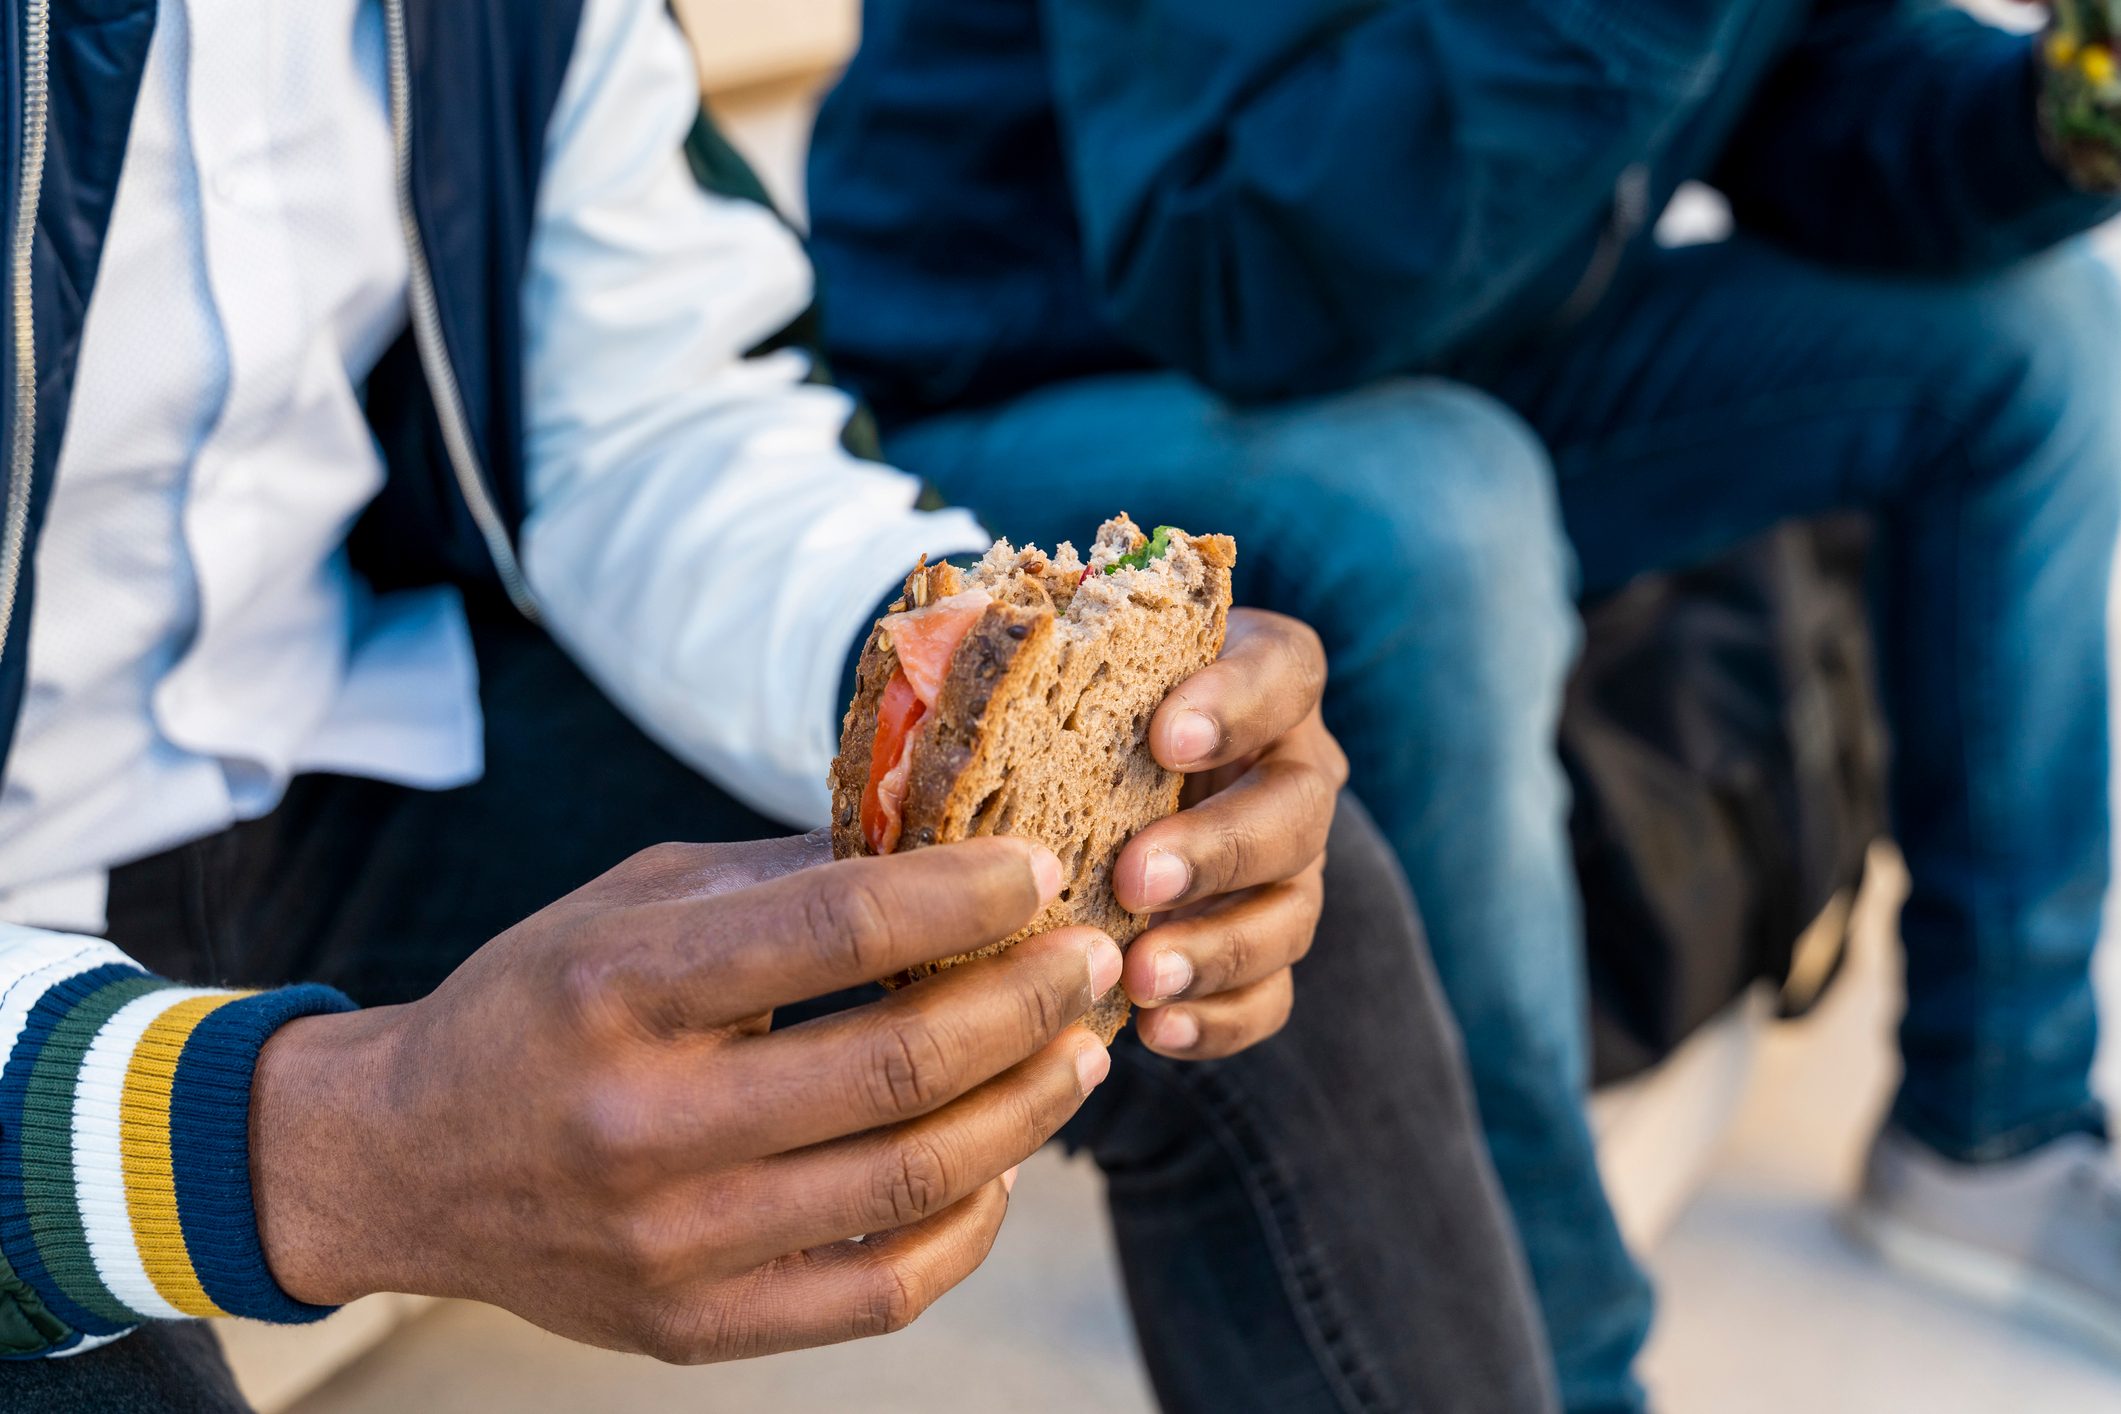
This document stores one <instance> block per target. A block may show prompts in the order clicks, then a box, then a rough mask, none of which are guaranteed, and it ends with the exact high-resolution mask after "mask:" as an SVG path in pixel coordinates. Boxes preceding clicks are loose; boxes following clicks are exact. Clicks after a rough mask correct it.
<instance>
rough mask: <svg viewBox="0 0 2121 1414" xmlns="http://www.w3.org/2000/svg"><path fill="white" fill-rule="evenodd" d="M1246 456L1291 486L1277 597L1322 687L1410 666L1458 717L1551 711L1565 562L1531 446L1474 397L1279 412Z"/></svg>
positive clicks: (1372, 394)
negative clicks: (1317, 661) (1307, 632)
mask: <svg viewBox="0 0 2121 1414" xmlns="http://www.w3.org/2000/svg"><path fill="white" fill-rule="evenodd" d="M1266 442H1267V445H1266V446H1265V447H1263V448H1262V449H1261V450H1262V454H1263V455H1266V456H1269V457H1271V458H1272V459H1273V461H1274V463H1275V466H1276V469H1277V475H1278V476H1280V477H1282V478H1285V479H1286V480H1288V481H1289V482H1292V483H1295V484H1299V485H1301V486H1302V487H1303V488H1304V502H1303V505H1302V512H1301V513H1302V515H1303V516H1304V517H1305V518H1306V519H1307V520H1308V521H1309V523H1310V526H1311V532H1310V534H1309V536H1307V537H1306V539H1307V540H1308V541H1309V543H1310V544H1311V545H1312V547H1313V549H1312V553H1311V554H1310V555H1309V557H1308V559H1307V561H1306V563H1304V564H1303V565H1302V566H1301V567H1300V570H1301V575H1302V579H1303V583H1302V584H1301V585H1300V586H1292V589H1293V590H1294V597H1296V598H1297V599H1298V600H1299V601H1300V602H1302V603H1303V605H1304V606H1305V609H1306V613H1307V616H1308V617H1310V619H1311V621H1312V622H1313V624H1314V625H1315V626H1316V627H1318V628H1319V631H1320V632H1321V634H1323V635H1324V636H1325V637H1326V640H1327V646H1328V650H1329V652H1330V653H1331V654H1332V657H1333V660H1334V663H1333V666H1334V671H1335V674H1336V678H1339V679H1345V678H1347V677H1350V676H1354V675H1359V674H1362V673H1364V672H1366V671H1369V670H1373V669H1377V668H1381V667H1386V666H1388V665H1391V664H1395V663H1396V664H1398V665H1400V666H1402V667H1405V666H1410V665H1412V664H1414V663H1417V662H1418V663H1421V664H1423V665H1425V666H1430V667H1434V668H1436V669H1439V670H1441V671H1442V672H1444V673H1446V674H1448V676H1449V679H1450V690H1451V692H1452V693H1453V695H1454V696H1456V697H1457V698H1459V699H1460V700H1462V701H1464V702H1465V703H1466V704H1467V705H1468V706H1473V705H1475V704H1476V703H1486V704H1487V705H1489V706H1491V707H1495V708H1499V709H1508V708H1512V707H1521V706H1524V705H1528V704H1533V703H1540V702H1552V701H1556V700H1558V695H1559V691H1560V687H1561V684H1562V681H1563V679H1564V678H1565V677H1566V675H1567V672H1568V668H1569V665H1570V664H1571V663H1572V661H1573V659H1574V656H1575V651H1576V647H1577V644H1578V640H1579V637H1580V628H1579V622H1578V616H1577V614H1576V610H1575V605H1574V583H1575V560H1574V555H1573V552H1572V551H1571V549H1570V547H1569V543H1568V539H1567V537H1566V535H1565V534H1564V532H1563V530H1562V526H1561V517H1560V512H1559V508H1558V504H1557V499H1556V494H1555V485H1554V472H1553V466H1552V463H1551V462H1550V461H1549V459H1548V457H1547V453H1546V449H1545V448H1544V446H1542V444H1541V443H1540V441H1539V438H1538V436H1537V435H1536V434H1535V433H1534V432H1533V431H1532V430H1531V428H1529V427H1528V426H1526V425H1525V424H1524V422H1523V421H1522V420H1521V419H1519V418H1518V417H1517V416H1516V414H1514V413H1513V412H1511V411H1510V410H1509V409H1508V408H1505V407H1504V406H1503V405H1502V404H1500V403H1498V402H1496V401H1495V400H1493V399H1492V398H1489V397H1488V396H1487V395H1485V394H1483V393H1480V392H1477V391H1474V390H1472V389H1469V388H1465V387H1462V386H1460V385H1457V384H1452V383H1445V382H1441V381H1437V380H1424V379H1404V380H1393V381H1389V382H1385V383H1380V384H1376V385H1373V386H1371V387H1369V388H1366V389H1363V390H1361V391H1359V392H1356V393H1351V394H1348V395H1345V396H1342V397H1337V398H1331V399H1325V400H1321V401H1319V402H1317V403H1313V404H1307V405H1304V406H1303V408H1302V409H1301V410H1300V411H1288V410H1285V411H1284V412H1283V413H1282V414H1281V415H1280V416H1279V417H1278V418H1277V419H1276V425H1275V427H1274V430H1273V433H1272V435H1271V436H1270V437H1269V438H1267V439H1266Z"/></svg>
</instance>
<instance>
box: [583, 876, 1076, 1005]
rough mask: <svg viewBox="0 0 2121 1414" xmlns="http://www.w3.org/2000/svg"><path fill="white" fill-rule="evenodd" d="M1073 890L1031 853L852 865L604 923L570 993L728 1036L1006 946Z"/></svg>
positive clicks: (663, 904)
mask: <svg viewBox="0 0 2121 1414" xmlns="http://www.w3.org/2000/svg"><path fill="white" fill-rule="evenodd" d="M1060 888H1061V867H1060V861H1059V860H1058V859H1056V858H1055V857H1054V856H1053V853H1052V851H1050V850H1047V849H1045V848H1043V847H1042V846H1039V845H1034V844H1031V843H1030V842H1028V841H1025V840H1017V839H1006V838H990V839H978V840H968V841H966V842H964V843H963V844H949V845H935V846H931V847H929V848H927V849H916V850H912V851H909V852H907V853H905V854H894V855H888V856H885V857H883V858H877V859H850V860H845V861H842V862H841V863H838V864H828V865H824V866H822V867H820V868H815V869H806V870H803V871H802V872H800V873H795V874H790V875H787V876H785V877H782V878H778V879H774V880H771V881H770V882H767V883H763V884H760V885H758V886H756V887H754V888H748V889H742V890H739V891H738V892H735V893H731V894H725V895H722V896H720V897H718V898H712V899H696V898H674V899H666V900H662V901H659V902H656V903H651V904H645V905H641V906H638V907H633V908H627V909H620V910H614V911H612V912H610V913H608V914H605V915H602V916H601V917H599V918H598V919H597V921H596V927H597V934H596V935H595V936H596V937H597V940H598V942H599V943H602V944H603V945H601V946H592V947H589V948H585V949H582V950H581V951H580V953H579V955H578V957H577V959H576V961H575V963H574V967H573V974H572V976H571V977H570V983H571V985H573V986H574V987H576V989H577V990H578V992H579V993H580V997H579V1000H580V1001H581V1002H582V1003H583V1005H584V1007H585V1009H587V1010H589V1011H592V1012H594V1011H598V1010H603V1011H606V1012H616V1013H617V1014H618V1015H620V1016H621V1017H622V1018H623V1019H625V1020H627V1021H629V1022H631V1023H633V1024H635V1025H638V1026H641V1027H644V1028H647V1029H650V1030H652V1031H655V1032H666V1033H667V1032H674V1031H681V1030H687V1029H705V1028H709V1027H717V1026H726V1025H729V1024H730V1023H732V1022H735V1021H738V1020H740V1019H742V1018H744V1017H749V1016H755V1015H757V1014H758V1013H760V1012H765V1011H771V1010H773V1009H774V1008H775V1007H778V1006H783V1005H786V1004H787V1003H789V1002H795V1001H802V1000H804V999H806V998H810V997H817V996H824V995H826V994H828V993H831V992H836V991H840V990H842V989H843V988H847V987H854V986H859V985H861V984H862V983H865V982H874V981H876V980H877V979H878V978H881V977H889V976H891V975H892V974H893V973H896V972H902V971H904V970H905V969H906V968H908V967H910V966H912V965H913V964H915V963H919V962H932V961H935V960H937V959H939V958H945V957H950V956H953V955H955V954H957V953H964V952H972V951H975V950H977V949H979V948H981V947H984V946H986V945H987V944H989V943H994V942H998V941H1000V940H1001V939H1003V938H1006V937H1008V936H1009V935H1010V934H1011V933H1014V932H1016V931H1017V930H1018V929H1019V928H1022V927H1023V926H1024V925H1025V924H1026V923H1028V922H1030V921H1031V917H1032V915H1033V914H1035V913H1037V912H1038V910H1039V909H1040V908H1042V907H1043V906H1044V905H1045V904H1046V903H1047V901H1049V900H1051V899H1052V898H1054V897H1055V896H1056V895H1058V894H1059V892H1060Z"/></svg>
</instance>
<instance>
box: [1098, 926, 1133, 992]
mask: <svg viewBox="0 0 2121 1414" xmlns="http://www.w3.org/2000/svg"><path fill="white" fill-rule="evenodd" d="M1125 967H1126V960H1125V959H1124V958H1122V957H1121V956H1120V953H1119V944H1117V943H1115V942H1113V941H1112V940H1111V939H1110V938H1099V939H1098V940H1097V946H1096V947H1093V948H1092V949H1090V995H1091V996H1093V997H1101V996H1103V995H1104V994H1105V993H1107V992H1109V991H1111V990H1112V989H1113V988H1114V987H1117V986H1118V985H1119V974H1120V972H1121V971H1122V970H1124V969H1125Z"/></svg>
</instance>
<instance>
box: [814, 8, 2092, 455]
mask: <svg viewBox="0 0 2121 1414" xmlns="http://www.w3.org/2000/svg"><path fill="white" fill-rule="evenodd" d="M865 24H866V38H865V42H864V46H863V50H862V53H861V55H860V57H859V58H858V59H857V60H856V61H855V63H854V65H853V67H852V68H851V69H850V71H849V72H848V74H847V76H846V78H845V80H844V82H843V83H842V84H841V85H840V87H839V89H838V91H837V92H836V93H835V94H834V95H833V96H832V98H831V100H830V101H829V102H828V104H827V105H826V108H825V111H824V115H823V118H822V121H821V123H820V126H819V129H818V135H817V142H816V146H815V148H814V149H813V157H812V167H811V188H812V195H811V201H812V211H813V222H814V250H815V254H816V257H817V260H818V263H819V267H820V271H821V274H822V277H823V292H824V300H825V307H826V312H827V334H828V337H829V339H830V341H831V348H832V351H833V355H834V358H835V362H836V365H837V367H838V368H839V370H840V372H841V373H842V374H843V375H844V376H846V377H848V378H850V379H851V380H852V381H854V382H855V383H856V384H857V385H858V386H859V387H860V388H861V390H862V391H863V392H865V393H866V394H867V395H868V397H869V399H870V400H871V402H872V403H873V404H874V405H875V406H876V407H877V409H878V411H879V412H880V413H881V414H882V415H883V416H884V418H885V419H886V421H887V422H890V421H903V420H905V419H908V418H913V417H918V416H920V415H923V414H925V413H929V412H933V411H936V410H939V409H942V408H944V407H947V406H950V405H953V404H961V403H967V402H970V403H979V402H987V401H993V400H998V399H1002V398H1007V397H1010V396H1012V395H1015V394H1017V393H1020V392H1022V391H1024V390H1026V389H1028V388H1031V387H1034V386H1037V385H1039V384H1042V383H1047V382H1051V381H1054V380H1057V379H1063V378H1069V377H1075V376H1080V375H1084V374H1092V373H1099V372H1107V371H1115V370H1122V369H1130V368H1139V367H1148V366H1169V367H1177V368H1180V369H1183V370H1186V371H1187V372H1189V373H1192V374H1193V375H1195V376H1196V377H1198V378H1200V379H1201V380H1203V381H1204V382H1206V383H1208V384H1209V385H1211V386H1213V387H1215V388H1217V389H1219V390H1221V391H1223V392H1225V393H1227V394H1230V395H1233V396H1238V397H1247V398H1259V397H1273V396H1280V395H1286V394H1294V393H1306V392H1318V391H1327V390H1332V389H1337V388H1345V387H1348V386H1351V385H1354V384H1358V383H1361V382H1363V381H1366V380H1369V379H1371V378H1374V377H1377V376H1380V375H1384V374H1389V373H1397V372H1407V371H1417V370H1435V369H1448V368H1450V367H1452V366H1453V364H1454V361H1455V360H1458V359H1461V358H1464V357H1466V356H1468V355H1479V354H1485V353H1489V352H1492V351H1493V350H1494V349H1496V348H1498V347H1501V346H1503V345H1505V344H1507V343H1508V342H1509V341H1510V340H1512V339H1515V338H1518V337H1522V336H1524V335H1526V334H1527V333H1529V332H1531V331H1534V330H1537V329H1541V328H1544V327H1548V326H1549V325H1550V324H1551V323H1552V322H1553V321H1554V320H1555V319H1556V318H1557V317H1558V316H1559V315H1560V314H1561V313H1562V312H1563V311H1564V310H1565V309H1567V308H1568V307H1569V306H1570V305H1571V302H1572V296H1579V292H1583V291H1586V290H1590V291H1595V288H1596V287H1597V285H1598V284H1599V283H1600V281H1599V278H1598V275H1599V267H1600V265H1601V262H1602V261H1608V262H1609V261H1610V260H1611V258H1613V257H1615V256H1618V257H1622V258H1625V256H1626V255H1627V254H1628V253H1629V252H1632V251H1637V250H1639V249H1640V244H1641V242H1643V241H1644V240H1646V239H1647V233H1646V229H1645V228H1646V227H1647V225H1648V224H1649V223H1648V220H1647V219H1646V218H1648V217H1650V216H1653V215H1654V213H1656V212H1657V211H1658V210H1660V209H1661V208H1662V206H1663V204H1664V203H1665V201H1666V199H1667V198H1668V197H1669V195H1670V194H1671V192H1672V191H1673V190H1674V189H1675V188H1676V187H1677V186H1678V185H1679V183H1680V182H1681V181H1683V180H1686V179H1689V178H1705V179H1709V180H1712V181H1713V182H1714V183H1715V184H1717V185H1718V186H1720V187H1721V188H1722V189H1723V191H1724V192H1725V193H1726V194H1727V195H1728V196H1729V197H1730V198H1731V201H1732V203H1733V205H1734V207H1735V209H1736V212H1737V216H1738V219H1739V220H1740V222H1741V223H1742V224H1743V225H1744V226H1746V227H1747V228H1749V229H1751V230H1752V231H1755V232H1757V233H1760V234H1762V235H1765V236H1767V237H1769V238H1772V239H1774V240H1777V241H1780V242H1783V243H1785V244H1787V245H1788V246H1790V247H1792V248H1794V249H1796V250H1798V251H1801V252H1803V253H1805V254H1808V255H1810V256H1813V257H1816V258H1818V259H1821V260H1825V261H1833V262H1840V263H1844V264H1857V265H1865V266H1872V267H1877V268H1881V269H1894V270H1931V271H1951V270H1959V269H1968V268H1978V267H1982V266H1992V265H1995V264H1998V263H2000V262H2005V261H2009V260H2013V259H2015V258H2018V257H2020V256H2022V255H2024V254H2026V253H2029V252H2031V251H2033V250H2035V249H2037V248H2040V247H2042V246H2045V245H2048V244H2050V243H2052V242H2054V241H2056V240H2058V239H2060V238H2062V237H2063V236H2065V235H2068V234H2071V233H2074V232H2076V231H2079V230H2082V229H2084V228H2086V227H2087V226H2089V225H2091V224H2093V223H2095V222H2097V221H2098V220H2100V219H2102V218H2103V217H2104V216H2105V215H2106V214H2107V213H2108V212H2109V211H2110V210H2111V209H2112V208H2111V206H2110V205H2109V204H2107V203H2104V202H2100V201H2094V200H2092V199H2089V198H2086V197H2083V196H2080V195H2077V194H2075V193H2073V192H2072V191H2070V190H2069V189H2068V188H2067V186H2066V185H2065V183H2064V182H2063V180H2062V179H2061V178H2060V176H2059V175H2057V174H2056V172H2055V171H2054V170H2053V168H2052V167H2051V166H2050V164H2048V163H2047V162H2046V161H2045V160H2044V159H2043V157H2042V155H2041V152H2040V150H2039V146H2038V141H2037V136H2036V125H2035V118H2034V112H2035V101H2034V98H2035V87H2036V76H2035V66H2034V64H2035V61H2034V59H2033V57H2032V52H2031V44H2030V41H2028V40H2027V39H2026V38H2024V37H2021V36H2012V35H2008V34H2005V33H2002V32H2000V31H1998V30H1995V29H1993V28H1990V27H1988V26H1985V25H1983V24H1980V23H1979V22H1977V21H1975V20H1973V19H1971V18H1969V17H1968V16H1966V15H1964V14H1961V13H1958V12H1956V11H1952V10H1949V9H1947V8H1945V7H1944V6H1942V5H1941V4H1937V3H1928V2H1927V0H1921V2H1918V0H867V6H866V19H865ZM1602 244H1603V245H1605V246H1607V247H1608V248H1609V249H1608V252H1607V255H1606V256H1604V257H1601V255H1600V248H1601V245H1602ZM1579 302H1580V300H1579Z"/></svg>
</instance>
